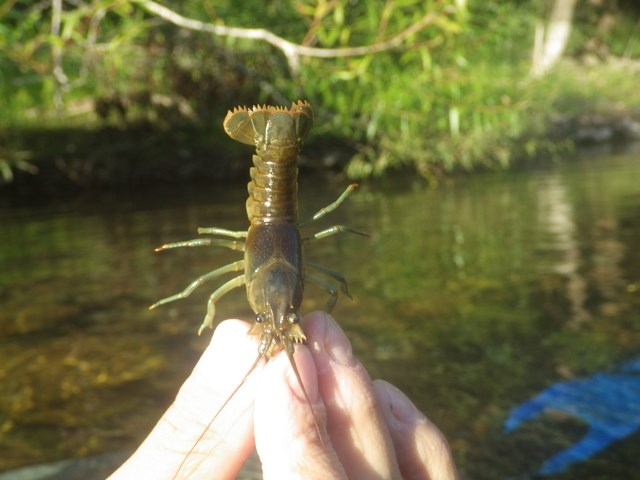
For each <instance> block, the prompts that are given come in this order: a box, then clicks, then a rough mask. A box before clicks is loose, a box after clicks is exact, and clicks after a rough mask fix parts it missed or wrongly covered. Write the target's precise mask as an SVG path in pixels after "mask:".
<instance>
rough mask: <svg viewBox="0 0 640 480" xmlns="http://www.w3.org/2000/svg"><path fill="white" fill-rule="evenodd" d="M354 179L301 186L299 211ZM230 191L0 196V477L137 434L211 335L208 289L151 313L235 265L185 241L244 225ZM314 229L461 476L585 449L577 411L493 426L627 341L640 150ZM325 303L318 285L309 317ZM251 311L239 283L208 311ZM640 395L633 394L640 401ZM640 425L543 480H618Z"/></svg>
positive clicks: (388, 189)
mask: <svg viewBox="0 0 640 480" xmlns="http://www.w3.org/2000/svg"><path fill="white" fill-rule="evenodd" d="M344 187H345V184H342V183H340V184H334V183H332V182H329V181H326V180H324V179H321V178H314V179H311V178H303V179H302V180H301V187H300V192H301V200H300V202H301V207H300V209H301V213H302V216H303V217H304V216H305V214H306V215H310V214H311V213H313V212H314V211H315V210H316V209H318V208H319V207H321V206H324V205H326V204H328V203H329V202H331V201H332V200H334V199H335V198H336V197H337V196H338V195H339V194H340V192H341V191H342V189H343V188H344ZM244 199H245V189H244V186H243V184H235V185H228V186H212V187H211V188H210V189H209V190H207V191H175V190H173V189H166V190H163V191H160V192H146V193H145V194H144V195H120V196H114V195H104V196H100V197H96V196H95V195H94V196H85V197H82V198H76V199H72V200H68V201H64V202H62V201H60V202H57V203H55V204H53V205H48V206H42V205H35V206H34V205H33V204H32V205H22V204H16V203H15V202H14V203H13V204H11V205H9V204H8V203H5V206H4V207H2V210H0V225H1V227H0V301H1V302H2V308H1V309H0V384H1V385H2V390H1V392H0V445H2V451H3V454H2V455H1V456H0V469H9V468H15V467H18V466H22V465H28V464H33V463H39V462H45V461H53V460H57V459H63V458H70V457H77V456H83V455H89V454H94V453H100V452H109V451H115V450H121V449H123V448H125V449H126V448H132V447H134V446H135V445H137V444H138V443H139V442H140V441H141V439H142V437H143V436H144V435H145V432H147V431H149V430H150V429H151V427H152V426H153V425H154V424H155V422H156V421H157V419H158V418H159V416H160V415H161V413H162V412H163V411H164V409H165V408H166V407H167V405H168V404H169V403H170V402H171V400H172V398H173V396H174V395H175V393H176V390H177V388H178V386H179V385H180V384H181V383H182V381H183V380H184V378H185V376H186V375H188V373H189V371H190V370H191V368H192V367H193V365H194V364H195V362H196V360H197V358H198V356H199V354H200V352H201V351H202V350H203V348H204V346H205V344H206V343H207V341H208V334H207V335H204V336H203V337H205V338H200V337H197V336H196V335H195V331H196V330H197V328H198V326H199V325H200V322H201V320H202V317H203V315H204V313H205V303H206V298H207V296H208V294H209V293H210V292H211V289H210V286H207V287H201V288H200V289H198V291H196V293H194V294H193V295H192V296H191V297H190V298H189V299H187V300H183V301H181V302H175V303H173V304H170V305H167V306H164V307H161V308H159V309H157V310H155V311H152V312H149V311H148V310H147V307H148V305H150V304H151V303H153V302H155V301H156V300H158V299H159V298H162V297H164V296H167V295H170V294H173V293H176V292H178V291H180V290H182V289H183V288H184V287H185V286H186V285H187V284H188V283H189V282H190V281H191V280H193V279H194V278H195V277H196V276H198V275H201V274H202V273H205V272H207V271H209V270H211V269H212V268H214V267H216V266H220V265H223V264H225V263H228V262H230V261H232V260H234V259H237V258H238V255H237V252H231V251H226V250H219V249H211V248H192V249H180V250H173V251H167V252H162V253H154V252H153V248H154V247H156V246H158V245H160V244H162V243H166V242H171V241H178V240H184V239H189V238H194V237H195V236H196V235H195V230H196V228H197V227H198V226H221V227H225V228H230V229H244V228H245V227H246V217H245V212H244ZM343 223H344V224H348V225H350V226H352V227H354V228H357V229H360V230H364V231H367V232H370V233H371V238H369V239H363V238H360V237H357V236H350V235H342V236H337V237H332V238H329V239H325V240H323V241H321V242H315V243H313V244H312V245H311V246H310V248H309V252H308V255H309V259H310V260H311V261H313V262H315V263H320V264H322V265H324V266H326V267H328V268H331V269H334V270H338V271H341V272H342V273H344V274H345V275H346V276H347V278H348V280H349V283H350V289H351V292H352V293H353V296H354V299H353V301H350V300H348V299H346V298H342V299H341V300H340V301H339V303H338V306H337V307H336V309H335V310H334V316H335V317H336V319H337V320H338V321H339V322H340V324H341V325H342V326H343V327H344V329H345V331H346V333H347V335H348V337H349V338H350V340H351V341H352V343H353V345H354V350H355V352H356V354H357V355H358V356H359V357H360V358H361V360H362V361H363V363H364V364H365V365H366V366H367V368H368V369H369V371H370V373H371V375H372V376H373V377H379V378H385V379H387V380H389V381H391V382H393V383H395V384H396V385H397V386H398V387H400V388H401V389H402V390H404V391H405V392H406V393H407V394H408V395H409V396H410V397H411V398H412V399H413V400H414V401H415V403H416V404H417V405H418V406H419V407H420V408H421V409H422V410H423V411H424V412H425V413H426V414H427V415H428V416H429V417H430V418H431V419H432V420H433V421H434V422H435V423H436V424H437V425H439V426H440V427H441V429H442V430H443V431H444V432H445V434H446V436H447V437H448V439H449V440H450V443H451V445H452V448H453V450H454V454H455V457H456V461H457V463H458V465H459V467H460V470H461V471H462V472H463V474H464V476H465V477H466V478H473V479H485V478H486V479H495V478H514V477H518V476H522V475H527V474H528V472H533V471H536V470H537V469H538V468H539V467H540V466H541V465H542V464H543V463H544V461H545V460H547V459H549V458H551V457H553V456H554V455H555V454H557V453H558V452H560V451H562V450H564V449H567V448H569V447H570V446H571V445H573V444H574V443H576V442H577V441H579V439H580V438H581V437H582V436H583V435H584V433H585V432H586V431H587V430H588V425H587V424H586V423H584V422H583V421H582V420H580V419H579V418H574V417H571V416H570V415H566V414H564V415H560V414H547V415H543V416H541V417H540V418H538V419H536V420H533V421H530V422H527V423H524V424H522V426H520V428H519V429H518V430H515V431H514V432H511V433H509V434H506V435H505V434H503V423H504V421H505V420H506V419H507V417H508V416H509V413H510V411H511V409H513V408H514V407H516V406H517V405H519V404H521V403H522V402H525V401H526V400H528V399H529V398H531V397H534V396H535V395H536V394H538V393H539V392H540V391H542V390H544V389H545V388H548V387H550V386H552V385H553V384H556V383H558V382H563V381H569V380H572V379H581V378H587V377H589V376H591V375H594V374H595V375H597V372H602V371H607V370H610V369H612V368H615V366H616V365H618V364H621V363H623V362H624V361H627V360H628V359H630V358H633V357H634V355H637V354H638V352H639V351H640V328H639V327H640V298H639V293H638V289H639V288H640V253H639V252H640V249H638V245H640V163H638V162H637V158H634V157H632V156H622V155H621V156H606V157H597V158H583V159H581V160H580V161H575V162H570V163H566V164H563V165H558V166H554V167H549V168H546V169H544V170H535V171H526V172H517V173H513V172H512V173H505V174H500V173H492V174H481V175H476V176H473V177H470V178H461V179H458V180H456V182H455V183H454V184H452V185H449V186H445V187H443V188H440V189H437V190H429V189H427V188H425V187H424V185H423V183H422V182H421V181H419V180H418V179H415V178H412V177H399V178H394V179H388V180H384V181H380V182H376V183H372V184H367V185H364V186H363V187H362V188H361V189H360V190H359V191H358V192H357V193H356V194H354V195H352V197H351V198H350V199H349V200H348V202H347V203H345V204H344V205H343V206H342V207H341V208H340V209H339V210H337V211H335V212H334V213H332V214H331V215H330V216H329V217H327V219H326V221H323V223H322V225H319V226H317V227H310V228H309V230H310V231H316V230H317V229H321V228H322V227H325V226H329V225H331V224H343ZM325 300H326V295H325V293H324V292H322V291H321V290H319V289H316V288H315V287H312V286H311V287H309V289H308V291H307V294H306V299H305V304H304V305H303V309H304V311H311V310H313V309H317V308H322V306H323V305H324V302H325ZM228 317H240V318H245V319H250V318H251V317H252V315H251V312H250V311H249V309H248V307H247V305H246V299H245V298H243V292H242V291H241V290H238V291H237V292H233V293H230V294H229V295H227V296H225V297H224V298H223V299H222V301H221V302H219V304H218V313H217V318H218V319H222V318H228ZM638 402H640V399H638ZM639 440H640V435H639V434H638V432H635V433H632V434H630V435H628V436H626V437H625V438H622V439H620V440H618V441H616V442H613V443H611V445H609V446H608V447H607V448H606V449H604V450H603V451H601V452H599V453H597V454H596V455H595V456H593V457H591V458H589V459H587V460H585V461H581V462H578V463H575V464H573V465H572V466H570V467H569V469H568V470H566V471H565V473H560V474H557V475H555V476H553V477H550V478H580V477H585V476H588V477H589V478H628V477H629V476H630V472H633V471H637V469H638V468H640V463H639V461H638V455H637V452H638V451H639V450H638V449H639V448H640V443H639Z"/></svg>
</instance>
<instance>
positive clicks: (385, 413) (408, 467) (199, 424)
mask: <svg viewBox="0 0 640 480" xmlns="http://www.w3.org/2000/svg"><path fill="white" fill-rule="evenodd" d="M303 325H304V331H305V333H306V335H307V341H308V344H307V345H306V346H304V345H299V346H296V353H295V361H296V364H297V366H298V370H299V371H300V375H301V377H302V381H303V383H304V385H305V388H306V390H307V393H308V395H309V398H310V400H311V404H312V407H313V410H314V412H315V416H316V419H317V422H318V427H319V430H320V433H321V434H322V441H320V439H319V438H318V433H317V430H316V426H315V424H314V419H313V416H312V413H311V409H310V407H309V404H308V403H307V400H306V398H305V396H304V393H303V392H302V390H301V388H300V385H299V384H298V381H297V379H296V377H295V375H294V373H293V370H292V368H291V365H290V364H289V361H288V359H287V357H286V355H284V353H283V352H280V353H278V354H277V355H275V356H274V357H273V358H272V359H271V360H270V361H269V362H267V363H266V364H261V365H259V366H258V367H257V368H256V369H255V370H254V372H253V373H252V374H251V375H250V376H249V378H248V379H247V381H246V383H245V384H244V385H243V386H242V387H241V388H240V389H239V390H238V392H237V393H236V395H235V396H234V397H233V398H232V399H231V401H230V402H229V403H228V404H227V405H226V406H225V407H224V409H223V410H222V412H221V413H220V414H219V415H218V416H217V418H216V419H215V421H214V422H213V424H212V425H211V426H210V427H209V428H208V429H207V432H206V433H205V435H204V436H203V437H202V438H201V439H200V440H199V442H198V445H197V446H196V447H195V449H194V450H193V451H192V452H191V453H189V454H188V456H187V452H189V450H190V449H191V448H192V446H193V445H194V444H195V443H196V441H197V440H198V438H199V437H200V435H201V434H202V432H203V431H204V429H205V428H206V426H207V425H208V423H209V422H210V421H211V419H212V418H213V415H215V413H216V411H217V410H218V409H219V408H220V406H221V405H222V403H223V402H224V400H225V398H226V397H227V396H228V395H229V393H230V392H231V391H232V390H233V389H234V387H235V386H237V384H238V383H239V382H240V381H241V380H242V378H243V376H244V375H245V374H246V372H247V371H248V369H249V368H250V366H251V364H252V363H253V361H254V360H255V357H256V352H257V342H256V339H255V338H252V337H250V336H248V335H247V334H246V333H247V331H248V330H249V328H250V325H249V324H248V323H246V322H243V321H241V320H227V321H224V322H222V323H221V324H220V325H219V326H218V328H217V329H216V331H215V333H214V335H213V338H212V341H211V343H210V345H209V347H208V348H207V349H206V350H205V352H204V354H203V355H202V358H201V359H200V361H199V362H198V364H197V366H196V368H195V369H194V371H193V373H192V374H191V376H190V377H189V378H188V379H187V380H186V382H185V383H184V385H183V386H182V388H181V389H180V392H179V393H178V396H177V397H176V400H175V402H174V403H173V405H171V406H170V407H169V409H168V410H167V411H166V413H165V414H164V415H163V417H162V418H161V419H160V421H159V422H158V424H157V425H156V427H155V428H154V429H153V430H152V431H151V433H150V434H149V436H148V437H147V438H146V439H145V440H144V442H143V443H142V445H140V447H139V448H138V450H137V451H136V452H135V453H134V454H133V455H132V456H131V457H130V458H129V459H128V460H127V461H126V462H125V463H124V464H123V465H122V466H121V467H120V468H119V469H118V470H117V471H116V472H114V473H113V474H112V475H111V477H109V478H110V480H120V479H147V478H148V479H154V480H162V479H173V478H181V479H191V480H199V479H216V480H218V479H220V480H224V479H233V478H235V477H236V475H237V474H238V472H239V471H240V468H241V467H242V465H243V463H244V461H245V460H246V459H247V458H248V457H249V455H250V454H251V453H252V452H253V450H254V448H255V449H256V450H257V452H258V455H259V457H260V461H261V463H262V469H263V474H264V478H265V479H267V480H270V479H327V478H332V479H380V480H383V479H405V480H410V479H411V480H413V479H429V480H454V479H455V478H456V469H455V465H454V463H453V459H452V457H451V452H450V450H449V446H448V444H447V441H446V439H445V438H444V436H443V435H442V433H440V431H439V430H438V429H437V427H436V426H435V425H434V424H433V423H431V422H430V421H429V420H427V418H426V417H425V416H424V415H423V414H422V413H421V412H420V411H419V410H418V409H417V408H416V407H415V406H414V405H413V404H412V403H411V401H410V400H409V399H408V398H407V397H406V396H405V395H404V394H403V393H402V392H401V391H400V390H398V389H397V388H396V387H394V386H393V385H391V384H389V383H387V382H385V381H383V380H375V381H373V382H372V381H371V379H370V377H369V375H368V373H367V371H366V370H365V369H364V367H363V366H362V364H361V363H360V362H358V360H357V359H356V358H355V357H354V356H353V353H352V350H351V345H350V343H349V341H348V340H347V338H346V336H345V335H344V333H343V332H342V330H341V329H340V327H339V326H338V324H337V323H336V322H335V321H334V320H333V319H332V318H331V317H330V316H329V315H327V314H326V313H323V312H314V313H312V314H309V315H308V316H307V317H306V318H305V319H304V321H303ZM185 456H186V461H184V463H183V460H184V459H185ZM181 464H182V465H181ZM178 469H179V470H180V471H179V473H177V477H176V472H177V471H178Z"/></svg>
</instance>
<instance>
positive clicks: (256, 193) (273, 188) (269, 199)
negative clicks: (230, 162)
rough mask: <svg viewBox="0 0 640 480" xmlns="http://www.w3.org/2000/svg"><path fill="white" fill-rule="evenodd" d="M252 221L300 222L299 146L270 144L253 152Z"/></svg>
mask: <svg viewBox="0 0 640 480" xmlns="http://www.w3.org/2000/svg"><path fill="white" fill-rule="evenodd" d="M253 164H254V166H253V167H251V170H250V175H251V181H250V182H249V185H248V191H249V198H248V199H247V216H248V217H249V222H250V223H251V224H252V225H253V224H254V223H275V222H290V223H297V222H298V202H297V197H298V148H297V147H296V148H291V147H289V148H267V149H264V150H262V151H260V150H259V151H258V155H254V156H253Z"/></svg>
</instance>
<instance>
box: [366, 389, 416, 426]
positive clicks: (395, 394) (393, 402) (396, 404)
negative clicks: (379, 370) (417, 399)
mask: <svg viewBox="0 0 640 480" xmlns="http://www.w3.org/2000/svg"><path fill="white" fill-rule="evenodd" d="M379 387H382V390H384V393H385V395H386V397H387V400H388V402H389V403H388V404H389V409H390V411H391V414H392V415H393V417H394V418H395V419H396V420H397V421H398V422H400V423H410V424H414V423H416V422H419V421H423V422H426V421H427V418H426V417H425V416H424V414H423V413H422V412H421V411H420V410H418V409H417V408H416V406H415V405H414V404H413V402H412V401H411V400H409V398H408V397H407V396H406V395H405V394H404V393H402V391H401V390H399V389H398V388H396V387H395V386H393V385H391V384H390V383H388V382H385V381H384V380H376V381H375V383H374V388H376V390H378V388H379Z"/></svg>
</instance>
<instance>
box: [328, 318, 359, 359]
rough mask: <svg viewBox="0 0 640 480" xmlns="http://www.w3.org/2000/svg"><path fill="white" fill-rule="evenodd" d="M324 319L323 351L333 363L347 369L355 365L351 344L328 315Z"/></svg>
mask: <svg viewBox="0 0 640 480" xmlns="http://www.w3.org/2000/svg"><path fill="white" fill-rule="evenodd" d="M325 317H326V323H325V326H326V329H325V335H324V349H325V351H326V352H327V353H328V354H329V357H330V358H331V360H332V361H334V362H335V363H337V364H339V365H342V366H345V367H349V366H352V365H354V364H355V358H354V357H353V350H352V348H351V342H349V339H348V338H347V337H346V335H345V334H344V332H343V331H342V329H341V328H340V327H339V326H338V324H337V323H336V321H335V320H334V319H333V318H332V317H331V316H329V315H325Z"/></svg>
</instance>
